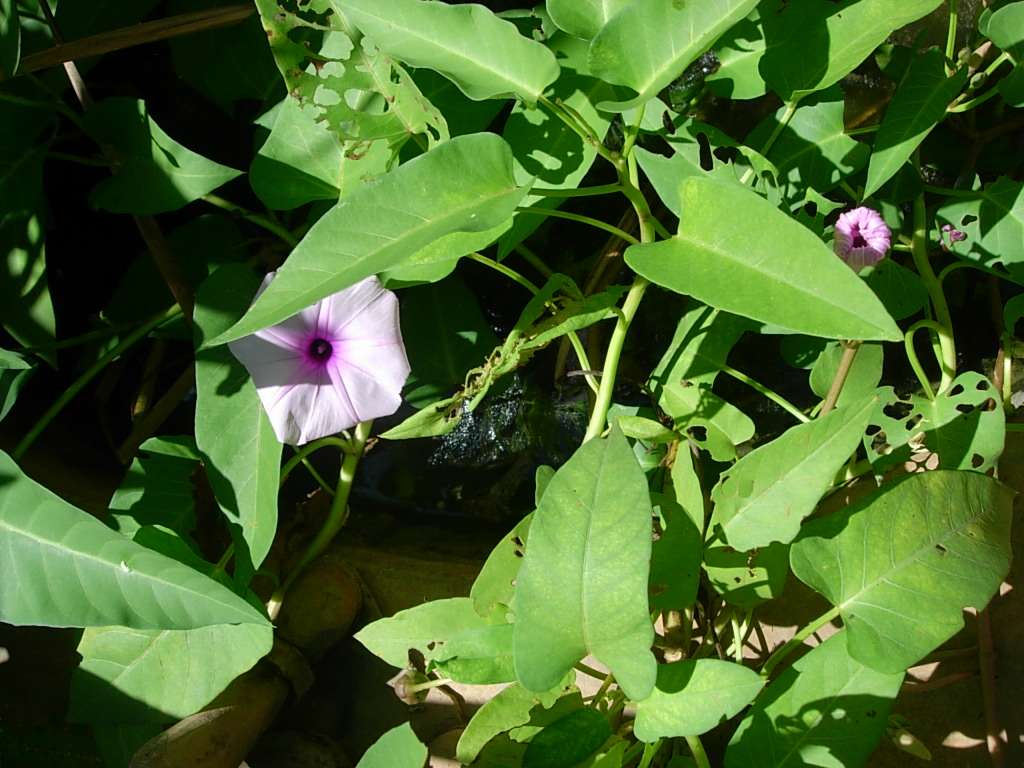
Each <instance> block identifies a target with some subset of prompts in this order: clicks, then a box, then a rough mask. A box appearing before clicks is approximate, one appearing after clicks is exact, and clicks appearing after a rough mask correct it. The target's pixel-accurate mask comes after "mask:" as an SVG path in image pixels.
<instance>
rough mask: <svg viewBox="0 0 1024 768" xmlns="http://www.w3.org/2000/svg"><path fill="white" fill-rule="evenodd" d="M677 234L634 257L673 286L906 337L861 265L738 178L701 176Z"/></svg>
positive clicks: (777, 319)
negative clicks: (856, 268) (857, 269)
mask: <svg viewBox="0 0 1024 768" xmlns="http://www.w3.org/2000/svg"><path fill="white" fill-rule="evenodd" d="M681 195H682V199H683V211H684V213H683V218H682V220H681V221H680V224H679V233H678V234H677V235H676V236H675V237H673V238H672V239H671V240H664V241H662V242H658V243H651V244H647V245H634V246H631V247H630V248H629V249H628V250H627V251H626V263H627V264H629V266H630V267H632V268H633V269H634V270H635V271H636V272H639V273H640V274H641V275H643V276H644V277H646V278H647V279H649V280H651V281H652V282H655V283H657V284H658V285H661V286H663V287H665V288H669V289H671V290H673V291H676V292H677V293H686V294H690V295H692V296H693V297H694V298H696V299H699V300H700V301H702V302H704V303H705V304H710V305H711V306H713V307H718V308H719V309H725V310H727V311H729V312H734V313H736V314H738V315H743V316H745V317H750V318H753V319H754V320H761V321H763V322H766V323H773V324H777V325H780V326H783V327H784V328H787V329H789V330H791V331H795V332H797V333H808V334H811V335H814V336H823V337H826V338H834V339H867V340H873V339H877V340H885V341H898V340H901V339H902V338H903V334H902V333H901V331H900V329H899V328H898V327H897V325H896V323H895V322H894V321H893V319H892V318H891V317H890V316H889V313H888V312H886V311H885V307H883V306H882V304H881V302H880V301H879V300H878V299H877V298H876V297H875V295H874V293H872V292H871V289H870V288H868V287H867V286H866V285H864V283H863V281H862V280H860V278H858V277H857V275H856V274H854V273H853V271H852V270H851V269H850V268H849V267H847V266H846V265H845V264H844V263H843V262H842V261H841V260H840V259H838V258H836V255H835V254H834V253H832V251H831V249H829V248H828V247H827V246H826V245H825V244H824V243H822V242H821V241H820V240H819V239H818V238H817V237H816V236H815V235H814V234H813V233H812V232H811V231H810V230H808V229H806V228H804V227H802V226H801V225H800V224H798V223H796V222H795V221H793V220H792V219H790V218H789V217H788V216H786V215H785V214H783V213H781V212H780V211H779V210H778V209H776V208H774V207H773V206H772V205H771V203H769V202H767V201H766V200H764V199H763V198H761V197H760V196H759V195H758V194H757V193H755V192H753V191H751V190H749V189H746V188H744V187H741V186H740V185H738V184H726V183H722V182H719V181H715V180H712V179H708V178H699V177H692V178H689V179H686V180H685V181H684V182H683V184H682V189H681Z"/></svg>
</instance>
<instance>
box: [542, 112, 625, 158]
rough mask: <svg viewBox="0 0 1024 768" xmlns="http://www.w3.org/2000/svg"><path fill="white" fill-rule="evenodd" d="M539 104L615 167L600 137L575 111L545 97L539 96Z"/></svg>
mask: <svg viewBox="0 0 1024 768" xmlns="http://www.w3.org/2000/svg"><path fill="white" fill-rule="evenodd" d="M538 101H539V103H540V104H543V105H544V106H545V107H547V109H548V111H550V112H551V114H553V115H554V116H555V117H557V118H558V119H559V120H561V121H562V122H563V123H565V124H566V125H567V126H568V127H569V129H570V130H572V131H573V132H574V133H576V134H577V135H578V136H579V137H580V138H581V139H583V141H584V142H586V143H587V144H590V145H591V146H592V147H593V148H594V150H595V151H596V152H597V154H599V155H600V156H601V157H603V158H604V159H605V160H607V161H608V162H609V163H612V164H613V165H615V164H616V163H615V156H614V155H613V154H612V152H611V150H609V149H608V147H606V146H605V145H604V142H603V141H601V137H600V136H598V135H597V133H596V132H595V131H594V129H593V128H591V127H590V126H589V125H588V124H587V122H586V120H584V119H583V118H582V117H581V116H580V115H579V113H578V112H576V110H574V109H572V108H571V107H569V106H568V105H567V104H565V103H563V102H562V101H561V100H556V101H551V99H549V98H548V97H546V96H541V97H540V99H538Z"/></svg>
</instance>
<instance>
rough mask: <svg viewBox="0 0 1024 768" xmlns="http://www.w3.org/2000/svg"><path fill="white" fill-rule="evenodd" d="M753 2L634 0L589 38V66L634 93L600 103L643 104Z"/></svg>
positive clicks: (615, 107)
mask: <svg viewBox="0 0 1024 768" xmlns="http://www.w3.org/2000/svg"><path fill="white" fill-rule="evenodd" d="M755 5H757V0H705V1H704V2H701V3H689V2H683V3H679V2H672V3H669V2H665V0H634V1H633V2H632V3H630V4H629V5H627V6H626V7H625V8H624V9H623V10H622V11H621V12H620V13H618V14H616V15H615V16H614V17H613V18H612V19H611V20H610V21H609V22H608V24H606V25H605V26H604V28H603V29H601V31H600V32H599V33H598V35H597V37H595V38H594V40H593V41H592V42H591V44H590V71H591V72H593V74H594V75H596V76H597V77H600V78H602V79H604V80H607V81H608V82H610V83H615V84H616V85H625V86H628V87H630V88H632V89H633V90H634V91H636V93H637V96H636V97H635V98H633V99H630V100H628V101H623V102H617V103H605V104H603V105H602V108H603V109H605V110H608V111H615V112H622V111H625V110H627V109H632V108H633V107H638V106H640V105H641V104H646V103H647V101H648V100H649V99H650V98H651V97H652V96H655V95H656V94H657V93H658V92H659V91H660V90H661V89H662V88H664V87H665V86H667V85H668V84H669V83H671V82H672V81H673V80H675V79H676V78H677V77H679V75H681V74H682V73H683V70H685V69H686V68H687V67H688V66H689V65H690V64H691V63H692V62H693V61H694V60H695V59H696V58H697V57H698V56H700V55H701V54H702V53H704V51H706V50H707V49H708V48H710V47H711V45H712V44H713V43H714V42H715V40H717V39H718V37H719V36H721V34H722V33H723V32H725V31H726V30H728V29H729V27H731V26H732V25H733V24H735V23H737V22H739V21H740V20H742V19H743V17H745V16H746V15H747V14H748V13H750V12H751V11H752V10H753V8H754V6H755Z"/></svg>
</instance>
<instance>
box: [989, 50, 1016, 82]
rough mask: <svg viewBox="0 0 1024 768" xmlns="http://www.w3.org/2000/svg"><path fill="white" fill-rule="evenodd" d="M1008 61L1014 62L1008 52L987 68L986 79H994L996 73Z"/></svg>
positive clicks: (1004, 52) (999, 56)
mask: <svg viewBox="0 0 1024 768" xmlns="http://www.w3.org/2000/svg"><path fill="white" fill-rule="evenodd" d="M1008 61H1012V59H1011V58H1010V54H1008V53H1006V51H1003V52H1002V53H1001V54H999V55H998V56H997V57H996V58H995V59H993V60H992V63H991V64H989V65H988V66H987V67H985V77H986V78H989V77H992V75H993V74H994V73H995V71H996V70H997V69H999V68H1000V67H1001V66H1003V64H1005V63H1006V62H1008Z"/></svg>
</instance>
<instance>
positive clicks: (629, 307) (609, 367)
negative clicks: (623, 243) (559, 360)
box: [583, 275, 650, 442]
mask: <svg viewBox="0 0 1024 768" xmlns="http://www.w3.org/2000/svg"><path fill="white" fill-rule="evenodd" d="M648 285H650V283H649V282H647V280H646V279H645V278H643V277H641V276H640V275H637V277H636V279H635V280H634V281H633V285H632V287H630V289H629V293H627V294H626V300H625V301H624V302H623V304H622V312H621V314H620V315H619V317H618V320H617V321H616V323H615V330H613V331H612V338H611V340H610V341H609V342H608V352H607V353H606V354H605V358H604V368H603V369H602V371H601V386H600V388H599V389H598V392H597V400H596V402H595V403H594V411H593V413H591V414H590V423H589V424H588V425H587V434H586V435H585V436H584V437H583V442H587V441H588V440H590V439H592V438H595V437H600V435H601V433H602V432H604V426H605V422H606V421H607V419H608V409H609V408H611V405H612V395H613V394H614V392H615V377H616V375H617V374H618V371H619V357H620V356H621V355H622V347H623V345H624V344H625V342H626V334H627V333H629V326H630V324H631V323H632V322H633V317H634V316H635V315H636V311H637V309H638V308H639V306H640V302H641V301H642V300H643V298H644V292H645V291H646V290H647V286H648Z"/></svg>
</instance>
